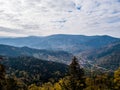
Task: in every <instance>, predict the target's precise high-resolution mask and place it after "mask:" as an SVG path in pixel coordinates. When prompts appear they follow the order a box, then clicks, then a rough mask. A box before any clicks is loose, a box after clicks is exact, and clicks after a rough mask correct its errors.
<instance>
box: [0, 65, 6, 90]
mask: <svg viewBox="0 0 120 90" xmlns="http://www.w3.org/2000/svg"><path fill="white" fill-rule="evenodd" d="M0 90H6V80H5V67H4V66H3V65H1V64H0Z"/></svg>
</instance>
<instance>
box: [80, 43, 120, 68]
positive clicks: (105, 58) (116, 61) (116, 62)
mask: <svg viewBox="0 0 120 90" xmlns="http://www.w3.org/2000/svg"><path fill="white" fill-rule="evenodd" d="M81 56H83V57H84V58H85V59H87V60H88V61H89V60H90V61H92V62H93V63H94V64H96V65H98V66H100V67H103V68H105V69H108V70H115V69H117V68H118V67H120V41H119V42H116V43H113V44H109V45H108V46H106V47H103V48H100V49H95V50H91V51H88V52H84V53H82V54H81Z"/></svg>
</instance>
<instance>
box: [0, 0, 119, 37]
mask: <svg viewBox="0 0 120 90" xmlns="http://www.w3.org/2000/svg"><path fill="white" fill-rule="evenodd" d="M51 34H77V35H78V34H79V35H111V36H114V37H120V0H0V36H4V37H6V36H7V37H8V36H12V37H14V36H15V37H24V36H46V35H51Z"/></svg>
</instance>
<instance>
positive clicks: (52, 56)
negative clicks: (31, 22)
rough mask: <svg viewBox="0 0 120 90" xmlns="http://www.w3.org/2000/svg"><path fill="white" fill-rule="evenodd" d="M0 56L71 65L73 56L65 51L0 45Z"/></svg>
mask: <svg viewBox="0 0 120 90" xmlns="http://www.w3.org/2000/svg"><path fill="white" fill-rule="evenodd" d="M0 55H3V56H8V57H17V56H33V57H35V58H38V59H43V60H48V61H55V62H62V63H69V62H70V60H71V58H72V57H73V55H72V54H71V53H68V52H65V51H53V50H39V49H33V48H28V47H13V46H8V45H0Z"/></svg>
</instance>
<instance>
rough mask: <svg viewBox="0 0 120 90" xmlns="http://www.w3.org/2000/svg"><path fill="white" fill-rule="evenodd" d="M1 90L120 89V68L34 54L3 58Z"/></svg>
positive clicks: (0, 65) (0, 68) (0, 69)
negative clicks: (106, 68)
mask: <svg viewBox="0 0 120 90" xmlns="http://www.w3.org/2000/svg"><path fill="white" fill-rule="evenodd" d="M0 62H1V64H0V90H119V88H120V68H118V69H116V70H115V71H114V72H109V71H107V72H101V71H99V70H97V71H95V70H91V69H86V68H82V67H81V65H79V63H78V60H77V58H76V57H74V58H73V59H72V61H71V63H70V64H69V65H65V64H61V63H55V62H51V61H43V60H39V59H35V58H33V57H25V56H23V57H16V58H11V57H9V58H8V57H1V58H0Z"/></svg>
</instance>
